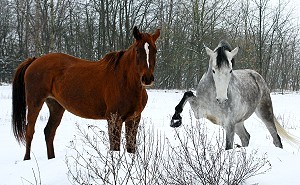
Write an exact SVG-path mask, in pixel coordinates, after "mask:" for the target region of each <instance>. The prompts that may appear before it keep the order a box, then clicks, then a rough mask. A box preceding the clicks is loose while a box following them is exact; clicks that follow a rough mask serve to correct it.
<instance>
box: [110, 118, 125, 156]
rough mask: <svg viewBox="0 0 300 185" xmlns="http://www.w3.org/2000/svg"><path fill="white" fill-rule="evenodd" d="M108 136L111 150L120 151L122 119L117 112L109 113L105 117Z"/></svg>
mask: <svg viewBox="0 0 300 185" xmlns="http://www.w3.org/2000/svg"><path fill="white" fill-rule="evenodd" d="M107 122H108V137H109V143H110V150H111V151H120V141H121V131H122V124H123V120H122V119H121V117H119V116H118V114H117V113H116V114H111V115H110V116H109V117H108V118H107Z"/></svg>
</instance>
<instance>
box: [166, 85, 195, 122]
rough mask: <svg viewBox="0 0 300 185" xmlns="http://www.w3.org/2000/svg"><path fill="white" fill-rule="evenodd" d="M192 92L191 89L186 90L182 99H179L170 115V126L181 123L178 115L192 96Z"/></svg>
mask: <svg viewBox="0 0 300 185" xmlns="http://www.w3.org/2000/svg"><path fill="white" fill-rule="evenodd" d="M193 96H194V94H193V92H192V91H187V92H185V93H184V95H183V97H182V99H181V100H180V102H179V104H178V105H177V106H176V107H175V113H174V115H173V116H172V120H171V124H170V126H171V127H179V126H180V125H181V124H182V117H181V116H180V113H182V111H183V107H184V105H185V103H186V101H187V99H188V98H189V97H193Z"/></svg>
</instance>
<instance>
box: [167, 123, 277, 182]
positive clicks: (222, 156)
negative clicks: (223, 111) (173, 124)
mask: <svg viewBox="0 0 300 185" xmlns="http://www.w3.org/2000/svg"><path fill="white" fill-rule="evenodd" d="M181 129H184V131H183V132H182V133H180V132H179V131H178V130H176V131H175V138H176V139H177V140H179V143H180V144H179V145H175V146H174V145H172V144H171V143H167V145H168V146H169V147H168V150H167V152H168V156H170V157H169V159H168V160H165V163H164V165H165V168H164V173H165V174H166V178H165V181H166V182H167V184H181V185H183V184H231V185H232V184H240V183H242V182H244V181H245V180H246V179H248V178H250V177H252V176H255V175H258V174H261V173H264V172H266V171H268V170H269V169H270V168H271V165H270V163H269V161H268V160H267V156H266V155H263V156H261V157H257V155H258V154H257V151H256V150H252V151H248V150H247V149H246V148H235V149H233V150H228V151H226V150H224V148H225V147H224V146H223V144H221V143H224V142H223V141H222V139H221V138H222V137H221V136H222V135H221V133H222V132H219V135H217V136H216V138H212V139H211V140H209V139H208V137H207V130H206V128H205V126H204V124H203V123H201V122H200V121H197V122H196V124H193V125H192V126H184V127H183V128H181ZM214 142H215V143H214ZM249 152H250V153H249Z"/></svg>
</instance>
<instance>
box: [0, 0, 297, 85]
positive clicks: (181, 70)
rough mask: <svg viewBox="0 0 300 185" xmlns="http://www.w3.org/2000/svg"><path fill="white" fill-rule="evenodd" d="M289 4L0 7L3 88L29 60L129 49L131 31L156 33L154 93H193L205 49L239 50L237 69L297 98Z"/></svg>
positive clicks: (159, 1)
mask: <svg viewBox="0 0 300 185" xmlns="http://www.w3.org/2000/svg"><path fill="white" fill-rule="evenodd" d="M289 3H291V2H288V1H280V0H278V2H277V3H274V1H272V2H271V1H270V0H230V1H229V0H144V1H138V0H86V1H83V0H75V1H74V0H59V1H57V0H1V1H0V48H1V51H0V68H1V72H0V82H11V80H12V76H13V73H14V70H15V68H16V67H17V66H18V64H19V63H21V62H22V61H24V60H25V59H26V58H28V57H33V56H37V57H38V56H41V55H43V54H46V53H50V52H63V53H67V54H70V55H74V56H76V57H80V58H85V59H89V60H93V61H97V60H99V59H100V58H101V57H103V56H104V55H105V54H106V53H108V52H110V51H113V50H121V49H126V48H128V47H129V46H130V45H131V44H132V43H133V41H134V40H133V37H132V28H133V27H134V26H135V25H136V26H138V27H139V29H140V30H141V31H147V32H152V31H154V30H155V29H156V28H161V36H160V39H159V42H158V44H157V47H158V53H157V66H156V71H155V73H156V74H155V85H154V86H155V88H163V89H171V88H176V89H189V88H194V87H196V85H197V83H198V81H199V80H200V78H201V76H202V75H203V73H204V72H205V71H206V69H207V65H208V57H207V56H206V53H205V51H204V49H203V44H205V45H207V46H209V47H210V48H211V49H213V48H214V47H216V46H217V44H218V42H219V41H220V40H222V39H225V40H227V41H228V42H229V43H230V44H231V45H232V46H233V47H236V46H239V47H240V50H239V54H238V56H237V60H236V67H235V68H236V69H238V68H251V69H254V70H256V71H258V72H259V73H260V74H261V75H262V76H263V77H264V78H265V79H266V81H267V83H268V85H269V87H270V88H271V89H272V90H279V89H280V90H283V89H284V90H299V85H300V84H299V83H300V79H299V77H300V55H299V54H300V45H299V43H300V42H299V39H300V37H299V28H300V27H299V25H298V24H297V21H296V20H295V18H294V17H293V14H292V11H293V10H292V9H290V8H289V7H290V6H288V5H289Z"/></svg>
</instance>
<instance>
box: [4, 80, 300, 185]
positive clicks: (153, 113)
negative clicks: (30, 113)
mask: <svg viewBox="0 0 300 185" xmlns="http://www.w3.org/2000/svg"><path fill="white" fill-rule="evenodd" d="M148 95H149V99H148V104H147V106H146V108H145V110H144V112H143V114H142V116H143V119H144V120H148V121H146V123H148V124H153V128H154V129H157V130H160V131H161V132H163V133H165V134H166V135H167V136H168V137H169V138H171V137H172V136H173V135H174V129H173V128H171V127H170V126H169V123H170V117H171V116H172V115H173V113H174V107H175V106H176V105H177V103H178V102H179V100H180V99H181V97H182V95H183V91H181V90H178V91H176V90H170V91H169V90H148ZM272 100H273V106H274V112H275V114H276V116H277V117H278V118H279V121H280V122H281V123H283V126H284V128H285V129H286V130H287V131H288V132H290V133H291V134H293V135H295V136H298V137H300V114H299V111H300V94H298V93H290V94H285V95H280V94H272ZM0 105H1V107H0V179H1V184H4V185H17V184H39V182H36V180H35V179H37V180H38V181H39V180H41V184H43V185H54V184H55V185H57V184H63V185H65V184H70V182H69V180H68V176H67V171H68V169H67V166H66V162H65V156H66V154H67V153H68V152H70V151H69V150H70V148H68V147H67V146H69V145H70V142H71V141H72V140H73V139H74V135H76V132H77V131H76V127H75V124H74V123H78V124H80V125H82V124H83V125H84V124H98V125H99V126H100V125H101V127H103V129H105V126H106V121H104V120H87V119H82V118H79V117H76V116H74V115H72V114H70V113H68V112H66V113H65V115H64V117H63V120H62V123H61V125H60V127H59V128H58V130H57V133H56V137H55V142H54V147H55V154H56V158H55V159H52V160H48V159H47V151H46V144H45V141H44V135H43V129H44V127H45V125H46V122H47V118H48V115H49V113H48V110H47V107H45V106H44V107H43V109H42V111H41V113H40V116H39V118H38V121H37V124H36V132H35V135H34V138H33V143H32V152H33V155H32V159H31V160H30V161H23V156H24V153H25V147H24V146H20V145H19V144H18V143H17V141H16V140H15V138H14V136H13V133H12V129H11V109H12V108H11V86H10V85H6V86H0ZM189 114H190V107H189V105H187V106H186V107H185V109H184V112H183V114H182V115H183V124H185V123H188V122H189V119H190V118H189ZM206 122H207V128H208V129H210V130H214V129H215V130H217V129H218V127H216V126H215V125H213V124H211V123H210V122H209V121H206ZM245 126H246V128H247V130H248V132H249V133H250V135H251V139H250V144H249V148H253V149H255V150H258V153H261V154H264V153H266V154H267V157H268V160H269V161H270V163H271V166H272V168H271V170H270V171H268V172H267V173H265V174H261V175H257V176H254V177H252V178H250V179H248V180H247V181H246V184H262V185H264V184H266V185H267V184H278V185H282V184H285V185H289V184H291V185H294V184H300V177H299V172H300V149H299V146H298V147H293V146H291V145H289V144H288V143H287V142H285V141H283V146H284V149H279V148H276V147H275V146H274V145H273V144H272V139H271V137H270V134H269V133H268V131H267V129H266V127H265V126H264V124H262V123H261V122H260V120H259V119H258V118H257V117H256V116H255V115H253V116H252V117H250V119H248V120H247V121H246V123H245ZM179 129H180V128H179ZM235 142H236V143H239V142H240V141H239V139H238V137H236V138H235ZM39 177H40V178H39Z"/></svg>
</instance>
